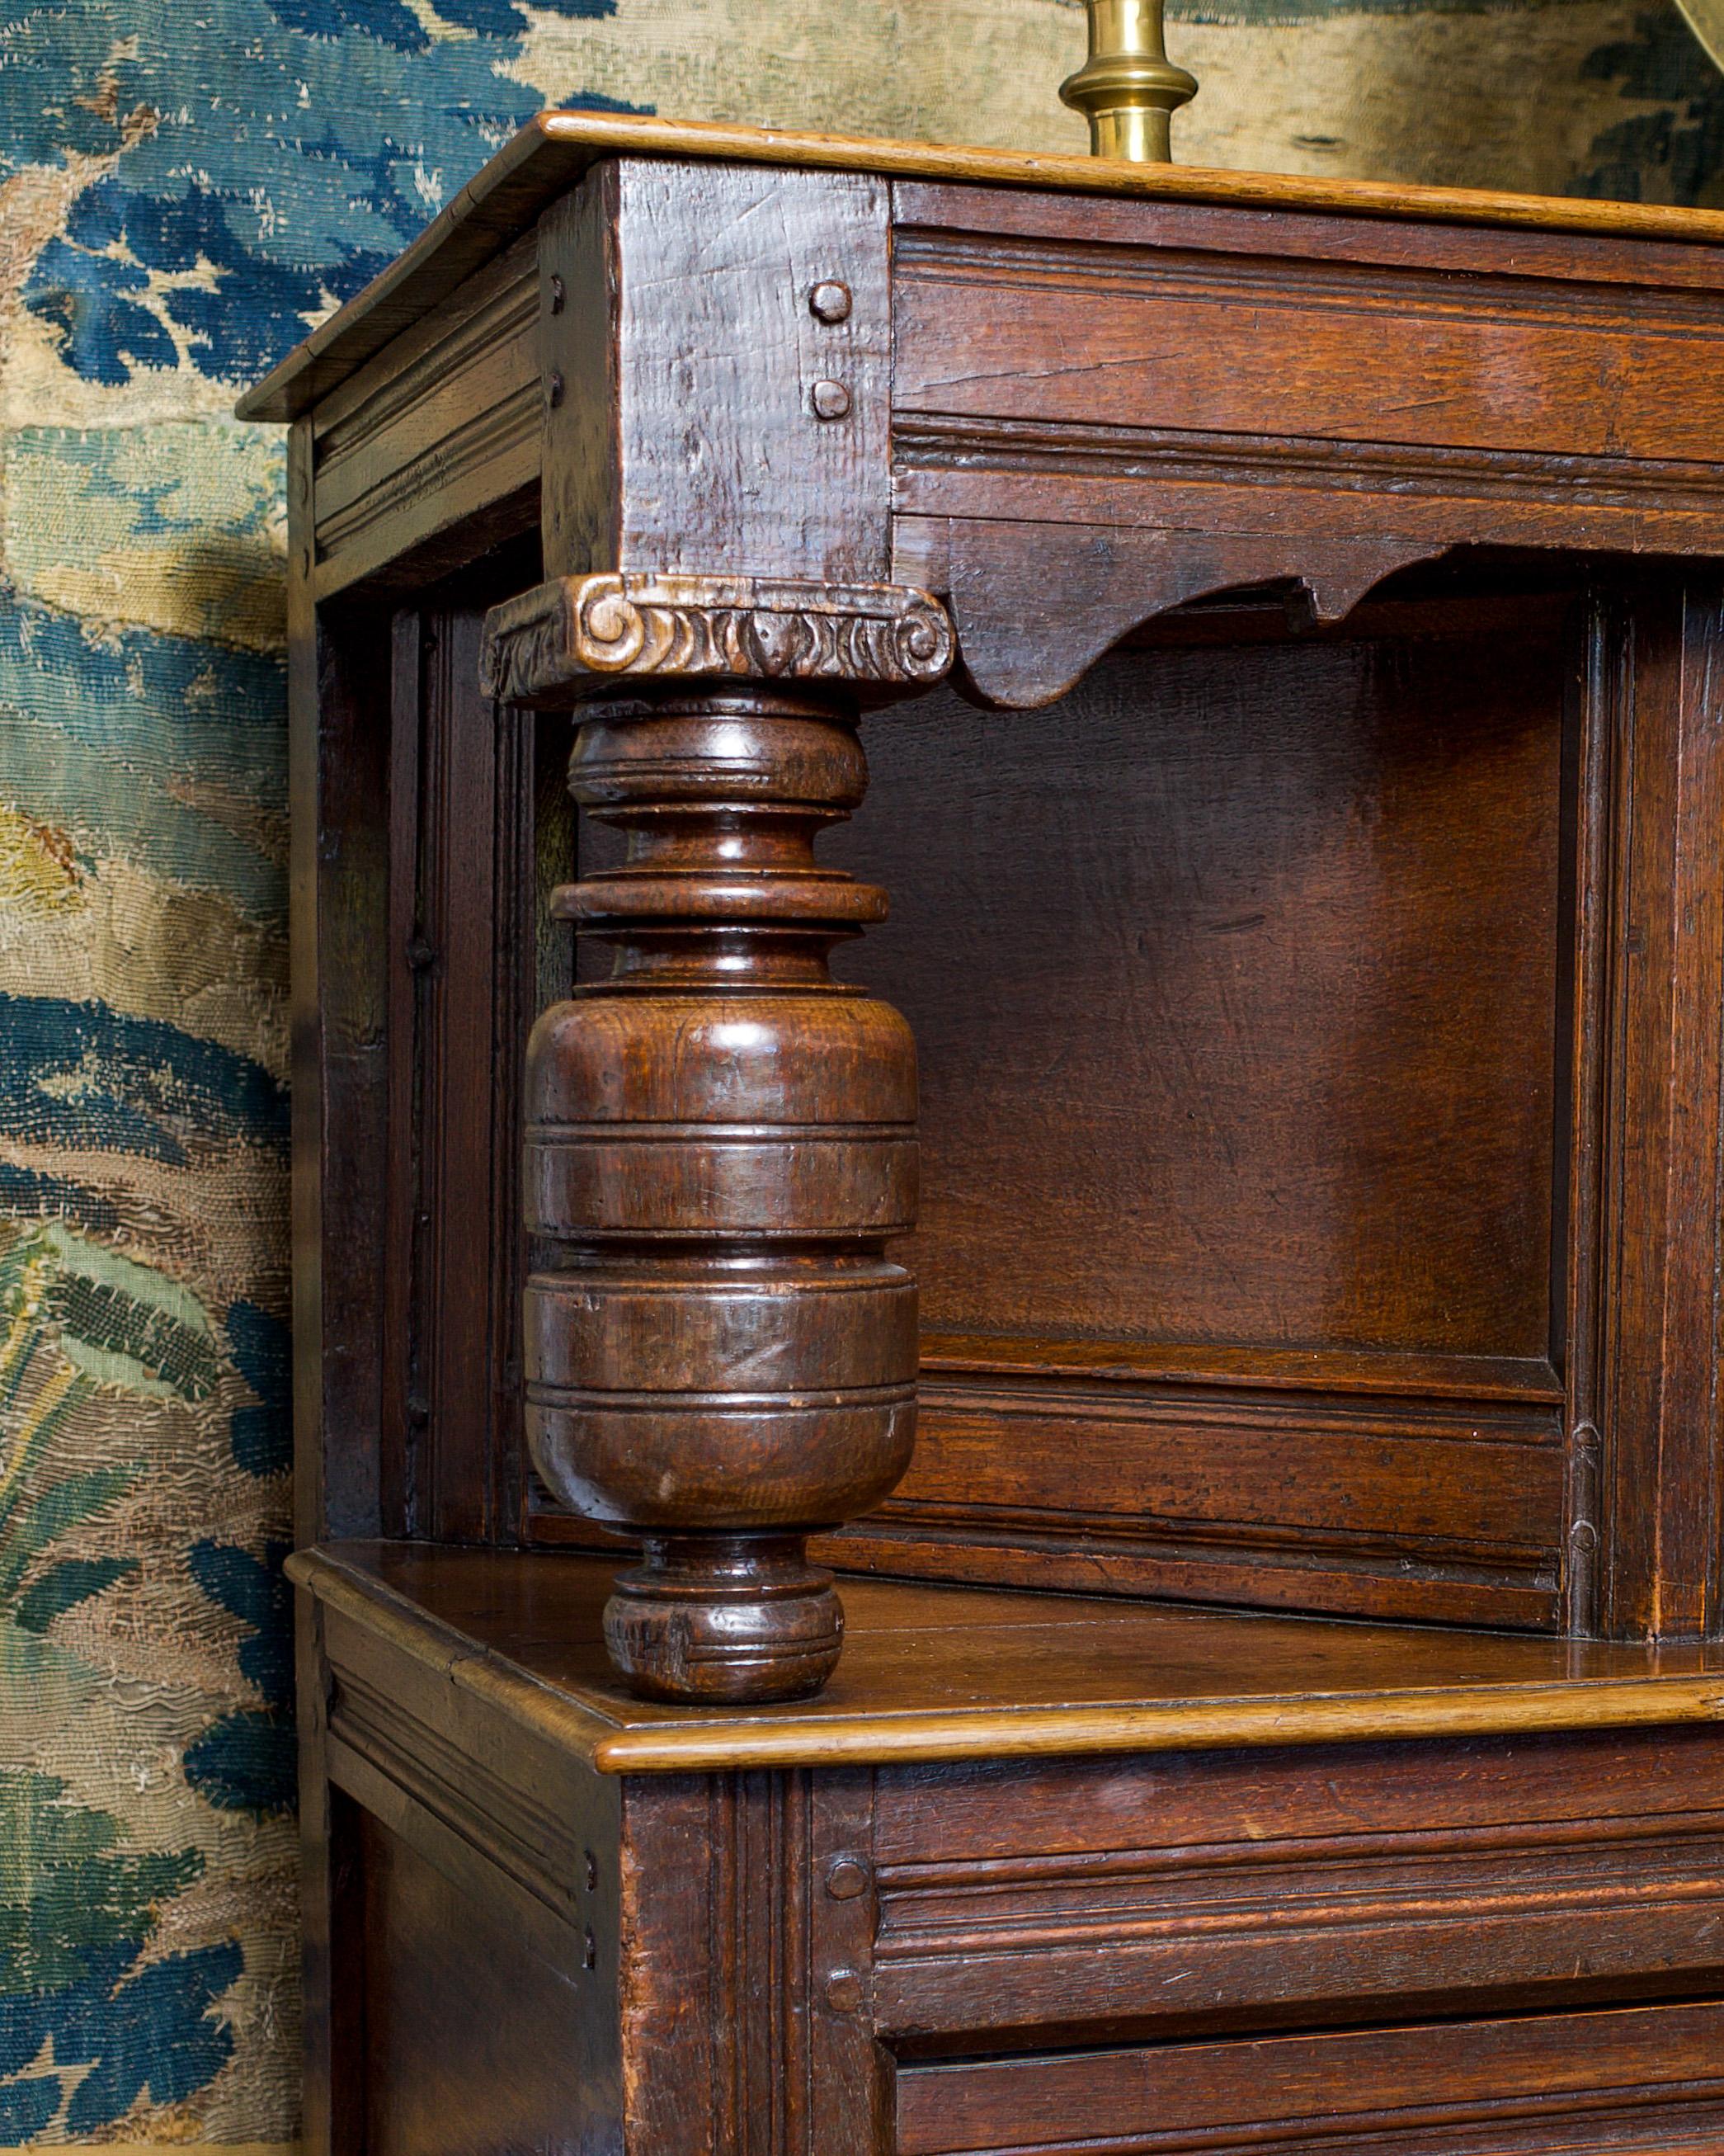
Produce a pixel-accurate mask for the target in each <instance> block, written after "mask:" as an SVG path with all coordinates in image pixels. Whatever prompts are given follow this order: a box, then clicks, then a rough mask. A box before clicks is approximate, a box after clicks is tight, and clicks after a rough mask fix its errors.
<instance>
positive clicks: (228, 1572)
mask: <svg viewBox="0 0 1724 2156" xmlns="http://www.w3.org/2000/svg"><path fill="white" fill-rule="evenodd" d="M230 1322H231V1320H230ZM286 1555H287V1545H286V1543H270V1544H269V1547H268V1548H266V1549H265V1551H264V1556H263V1558H262V1560H261V1562H260V1561H259V1559H258V1558H254V1557H253V1556H252V1555H251V1553H250V1552H249V1551H248V1550H243V1549H238V1548H234V1547H233V1545H232V1544H230V1543H216V1542H201V1543H195V1544H194V1545H193V1547H192V1551H191V1553H190V1557H189V1558H188V1560H187V1561H188V1563H189V1564H190V1567H191V1571H192V1578H194V1579H195V1580H196V1581H197V1582H198V1585H199V1586H200V1587H201V1588H202V1589H203V1591H204V1593H205V1594H207V1595H208V1597H209V1598H210V1599H211V1600H212V1601H213V1602H217V1603H219V1604H220V1605H221V1606H222V1608H223V1609H226V1610H228V1612H229V1613H230V1614H233V1616H236V1617H238V1618H239V1619H241V1620H242V1621H243V1622H244V1623H245V1624H247V1625H250V1626H251V1627H252V1628H253V1630H252V1635H251V1637H250V1638H249V1640H245V1641H244V1644H243V1645H241V1647H240V1650H239V1667H240V1670H241V1671H242V1672H243V1673H244V1676H247V1677H248V1678H249V1679H250V1681H251V1682H252V1683H253V1684H254V1685H255V1686H257V1688H258V1690H259V1691H260V1692H261V1693H262V1694H263V1696H264V1701H265V1702H266V1704H265V1705H264V1707H261V1708H258V1707H241V1708H239V1709H237V1710H236V1711H234V1712H232V1713H230V1714H224V1715H223V1716H222V1717H220V1719H219V1720H218V1721H216V1722H212V1723H211V1725H210V1727H208V1729H206V1730H205V1731H204V1732H203V1735H202V1736H201V1737H200V1738H198V1740H197V1742H196V1743H193V1744H192V1745H189V1746H188V1747H187V1751H186V1779H187V1781H188V1782H190V1784H192V1788H193V1789H196V1790H197V1791H198V1794H199V1795H200V1796H202V1797H203V1798H204V1799H207V1801H208V1802H209V1803H210V1804H213V1805H215V1806H216V1808H217V1809H218V1810H220V1811H230V1812H248V1813H250V1814H251V1815H253V1816H254V1817H255V1818H259V1819H263V1818H268V1817H269V1816H270V1815H280V1814H283V1813H286V1812H290V1811H291V1810H292V1809H294V1803H295V1767H296V1761H295V1744H294V1726H293V1630H292V1606H293V1592H292V1589H290V1586H289V1585H288V1583H287V1578H286V1575H285V1573H283V1571H282V1563H283V1560H284V1559H285V1557H286Z"/></svg>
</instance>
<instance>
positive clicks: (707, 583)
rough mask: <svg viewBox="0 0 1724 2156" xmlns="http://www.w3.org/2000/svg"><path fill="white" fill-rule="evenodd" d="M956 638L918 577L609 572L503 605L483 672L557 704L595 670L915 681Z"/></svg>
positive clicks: (906, 684)
mask: <svg viewBox="0 0 1724 2156" xmlns="http://www.w3.org/2000/svg"><path fill="white" fill-rule="evenodd" d="M953 649H954V644H953V637H952V624H951V621H950V619H948V617H947V613H946V610H945V608H943V607H942V605H941V604H940V603H939V601H938V600H937V599H936V598H934V597H933V595H932V594H931V593H928V592H924V591H919V590H916V588H913V587H911V586H910V585H906V584H822V583H812V582H801V581H786V580H783V579H771V578H767V577H698V576H682V575H671V574H664V575H661V574H656V573H648V572H635V573H623V574H619V573H616V572H605V573H602V574H598V575H593V576H585V577H556V578H553V579H552V582H551V583H546V584H541V585H540V586H539V587H538V588H537V589H536V591H531V592H527V593H523V594H522V595H521V597H520V598H516V599H511V600H510V601H509V602H508V603H506V604H505V605H503V606H500V607H498V608H495V609H494V610H493V612H492V613H491V614H490V617H489V619H488V620H487V621H486V624H485V650H484V654H483V658H482V660H481V676H480V678H481V681H482V684H483V686H484V689H485V693H486V695H487V696H494V697H496V698H497V699H499V700H500V701H503V702H506V703H511V704H556V703H560V702H562V701H566V700H567V696H568V694H569V692H570V691H571V690H574V689H577V688H579V687H580V686H581V685H582V683H583V682H587V681H590V680H591V679H592V677H593V675H602V676H603V675H610V676H614V675H656V676H659V678H661V679H662V678H664V677H667V676H668V677H673V678H681V679H690V678H705V679H709V680H710V679H715V678H716V679H725V678H731V679H739V678H740V679H746V680H765V681H849V682H854V683H858V684H864V685H865V684H869V683H877V684H880V685H883V686H890V687H896V688H906V689H920V688H926V687H928V686H930V685H931V684H932V683H934V682H936V681H938V680H940V679H941V678H942V676H943V675H945V674H946V673H947V671H948V670H950V668H951V665H952V656H953Z"/></svg>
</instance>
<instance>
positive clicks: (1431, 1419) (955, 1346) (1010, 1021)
mask: <svg viewBox="0 0 1724 2156" xmlns="http://www.w3.org/2000/svg"><path fill="white" fill-rule="evenodd" d="M1385 619H1388V617H1387V616H1386V617H1385ZM1409 624H1411V625H1409ZM1419 624H1423V629H1421V628H1420V626H1419ZM1570 675H1571V657H1570V652H1569V648H1568V631H1567V629H1566V627H1565V611H1564V608H1563V606H1562V603H1561V602H1552V601H1551V600H1549V599H1536V600H1534V599H1529V601H1528V602H1527V606H1526V614H1525V618H1524V621H1523V623H1522V624H1521V633H1520V634H1517V635H1516V638H1515V639H1513V641H1512V642H1511V644H1509V646H1508V647H1507V648H1506V649H1505V648H1504V645H1503V643H1502V641H1501V639H1500V638H1490V637H1487V636H1485V635H1484V634H1475V633H1474V632H1473V630H1471V629H1469V627H1468V624H1467V618H1466V615H1465V609H1464V608H1461V609H1459V610H1457V609H1455V608H1453V607H1450V608H1438V607H1437V606H1436V605H1435V603H1433V604H1432V606H1431V607H1430V608H1429V612H1428V613H1420V611H1419V608H1417V607H1414V608H1411V609H1409V608H1407V607H1405V606H1398V607H1397V608H1395V609H1394V612H1393V628H1392V629H1390V628H1385V629H1383V632H1382V633H1381V634H1372V633H1371V632H1370V629H1369V625H1368V622H1366V623H1364V624H1362V626H1361V627H1360V628H1359V629H1357V630H1356V631H1355V632H1354V633H1352V634H1348V635H1345V636H1311V637H1305V638H1300V637H1297V636H1288V637H1286V638H1285V639H1282V640H1280V641H1279V642H1273V643H1269V644H1244V643H1241V644H1235V645H1233V646H1230V647H1225V648H1220V649H1216V648H1209V649H1188V648H1179V647H1177V646H1174V645H1172V644H1169V645H1167V646H1166V647H1164V648H1159V649H1122V650H1121V651H1119V652H1117V653H1116V654H1114V655H1113V656H1112V657H1111V659H1109V660H1106V662H1105V663H1104V664H1103V665H1101V666H1100V667H1099V668H1098V669H1097V670H1095V672H1094V673H1093V674H1092V675H1090V677H1089V678H1088V679H1087V680H1085V683H1084V684H1082V685H1080V688H1079V689H1078V690H1076V691H1075V692H1074V693H1073V694H1072V695H1071V696H1069V697H1067V698H1066V699H1065V701H1063V702H1061V703H1060V704H1059V705H1057V706H1054V707H1053V708H1051V709H1050V710H1049V711H1045V712H1042V713H1037V714H1028V715H1009V716H1000V715H991V714H983V713H980V712H977V711H974V710H973V709H972V708H971V707H969V706H967V705H965V704H963V703H962V702H961V701H959V700H958V699H957V697H956V696H942V697H938V698H930V699H926V700H924V701H922V702H921V703H920V704H917V705H915V706H909V707H906V709H904V710H902V711H897V712H893V713H888V714H885V715H882V716H880V718H879V719H877V720H876V721H874V722H873V724H872V726H871V728H870V734H869V746H870V758H871V762H872V766H873V773H874V783H873V789H872V793H871V795H870V802H869V804H868V806H867V807H866V808H865V809H864V810H863V811H862V812H861V814H859V817H858V819H857V820H856V823H855V824H854V827H853V828H852V829H850V830H849V832H847V833H844V834H839V835H838V836H836V837H835V838H834V840H833V841H832V842H831V844H830V848H829V851H830V853H831V854H832V855H834V857H837V858H839V859H842V860H844V861H845V862H846V864H847V865H848V864H854V865H855V866H856V867H857V868H858V870H861V871H864V872H865V873H866V874H868V875H870V877H873V878H876V879H877V880H880V882H882V883H883V884H885V886H886V888H887V890H888V891H890V893H891V896H892V908H893V911H892V917H891V919H890V921H889V922H888V923H887V924H886V925H885V927H882V928H880V929H879V930H878V931H876V932H874V933H873V934H872V935H871V936H870V938H869V939H868V945H867V947H866V948H860V947H859V948H857V949H855V950H854V951H853V952H846V953H844V954H843V955H842V956H841V958H840V967H841V968H842V969H843V970H844V971H845V972H847V973H849V975H850V976H851V977H852V978H858V979H862V980H865V981H866V982H867V983H869V985H870V986H871V987H874V988H878V989H879V990H880V992H881V993H885V995H886V996H888V997H889V998H890V999H891V1000H892V1001H894V1002H895V1003H896V1004H898V1005H899V1007H900V1009H903V1010H904V1011H905V1012H906V1014H907V1015H908V1016H909V1018H910V1019H911V1024H912V1025H913V1026H914V1028H915V1029H916V1037H917V1041H918V1045H919V1050H920V1053H921V1131H922V1148H923V1178H924V1179H923V1196H922V1208H921V1227H920V1229H919V1230H918V1232H917V1234H916V1236H915V1238H914V1239H913V1241H912V1243H911V1245H910V1252H911V1263H912V1264H913V1265H914V1266H915V1268H916V1271H917V1273H918V1275H919V1276H920V1279H921V1291H922V1322H923V1328H924V1392H923V1408H922V1417H921V1435H920V1438H919V1441H918V1450H917V1455H916V1463H915V1465H914V1466H912V1468H911V1473H910V1475H909V1476H908V1478H907V1479H906V1482H905V1483H904V1485H903V1486H901V1488H900V1491H899V1493H898V1496H897V1498H896V1499H895V1501H894V1502H893V1504H892V1505H891V1506H890V1507H888V1508H887V1511H886V1512H885V1514H884V1515H882V1516H881V1518H880V1522H877V1523H875V1525H874V1526H872V1527H870V1528H866V1529H864V1530H862V1531H860V1535H861V1539H860V1540H859V1542H858V1543H856V1544H855V1546H854V1550H853V1558H854V1561H859V1562H865V1563H885V1564H888V1565H892V1564H895V1563H900V1562H902V1561H904V1559H905V1558H906V1554H907V1549H906V1544H907V1542H908V1541H909V1540H912V1539H914V1538H915V1537H916V1536H920V1535H926V1536H931V1537H934V1538H935V1539H936V1540H938V1541H940V1542H941V1543H942V1552H941V1554H940V1556H939V1558H938V1559H937V1560H936V1564H937V1568H940V1569H942V1570H947V1571H951V1572H955V1573H958V1574H960V1575H961V1576H969V1577H983V1576H987V1577H1001V1576H1015V1577H1021V1578H1039V1579H1042V1580H1044V1581H1046V1582H1047V1583H1048V1584H1064V1585H1069V1586H1104V1587H1106V1586H1113V1587H1116V1588H1135V1589H1140V1590H1141V1589H1144V1588H1148V1589H1161V1590H1162V1591H1168V1592H1173V1593H1178V1594H1193V1593H1194V1594H1207V1595H1210V1596H1215V1597H1221V1598H1230V1599H1249V1600H1265V1601H1270V1602H1278V1603H1281V1604H1301V1603H1303V1604H1306V1605H1307V1606H1316V1607H1326V1608H1337V1609H1361V1610H1363V1609H1371V1610H1377V1611H1381V1612H1384V1613H1385V1614H1387V1613H1393V1614H1403V1615H1414V1616H1423V1617H1442V1616H1449V1617H1454V1618H1457V1619H1463V1620H1474V1621H1493V1620H1507V1621H1511V1622H1520V1623H1533V1624H1539V1623H1547V1622H1550V1621H1552V1620H1553V1616H1554V1602H1553V1599H1552V1598H1553V1594H1554V1589H1555V1584H1556V1564H1557V1559H1556V1548H1557V1543H1558V1540H1559V1537H1560V1513H1561V1504H1562V1449H1561V1399H1562V1388H1561V1383H1560V1380H1559V1378H1558V1376H1557V1371H1556V1369H1555V1368H1554V1367H1553V1362H1552V1358H1553V1356H1554V1355H1555V1354H1556V1353H1557V1349H1556V1347H1555V1344H1554V1342H1553V1338H1552V1332H1553V1319H1552V1249H1553V1236H1554V1235H1555V1234H1556V1232H1557V1221H1558V1199H1557V1188H1556V1170H1555V1163H1556V1159H1557V1152H1556V1143H1555V1141H1556V1134H1557V1129H1558V1127H1559V1125H1562V1126H1563V1127H1564V1128H1565V1130H1566V1116H1567V1106H1566V1101H1565V1100H1564V1098H1563V1088H1562V1080H1561V1076H1560V1070H1559V1057H1558V1052H1557V1042H1558V1039H1559V1036H1560V1034H1561V1032H1562V1028H1563V1027H1564V1025H1565V1024H1566V1023H1567V1018H1566V993H1565V989H1564V986H1563V973H1564V965H1563V962H1562V958H1561V955H1560V954H1561V952H1562V949H1563V947H1564V943H1563V939H1564V934H1565V930H1564V926H1563V923H1564V916H1565V906H1566V899H1565V882H1566V880H1567V877H1568V870H1567V867H1566V865H1565V861H1566V855H1565V850H1564V840H1563V835H1562V831H1563V806H1562V803H1563V793H1564V783H1565V782H1564V777H1563V773H1564V768H1565V765H1564V732H1565V724H1566V721H1565V717H1564V711H1565V699H1566V698H1567V697H1568V684H1569V680H1570ZM1078 1456H1081V1458H1082V1460H1083V1462H1084V1468H1083V1472H1082V1474H1081V1475H1076V1476H1075V1475H1074V1473H1073V1461H1074V1459H1075V1457H1078ZM911 1522H913V1523H914V1525H913V1526H912V1525H911ZM1121 1537H1125V1539H1124V1540H1121ZM1079 1546H1081V1548H1082V1549H1083V1551H1084V1559H1085V1563H1084V1566H1083V1567H1080V1568H1079V1569H1078V1570H1077V1571H1074V1570H1073V1569H1072V1567H1071V1565H1070V1563H1067V1562H1066V1561H1065V1560H1066V1559H1067V1558H1069V1556H1070V1551H1071V1550H1072V1549H1073V1548H1075V1547H1079ZM1008 1547H1009V1548H1014V1549H1016V1550H1017V1551H1018V1553H1019V1557H1018V1559H1017V1560H1016V1561H1015V1562H1014V1566H1013V1568H1011V1569H1010V1570H1009V1572H1008V1573H1006V1574H1003V1573H1001V1571H1000V1569H999V1563H1000V1562H1001V1560H1000V1559H999V1557H998V1553H999V1552H1000V1551H1001V1550H1003V1549H1004V1548H1008ZM920 1561H921V1558H920V1555H919V1556H918V1558H917V1559H916V1562H920ZM1317 1575H1321V1580H1320V1581H1318V1580H1317V1579H1316V1576H1317Z"/></svg>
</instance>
